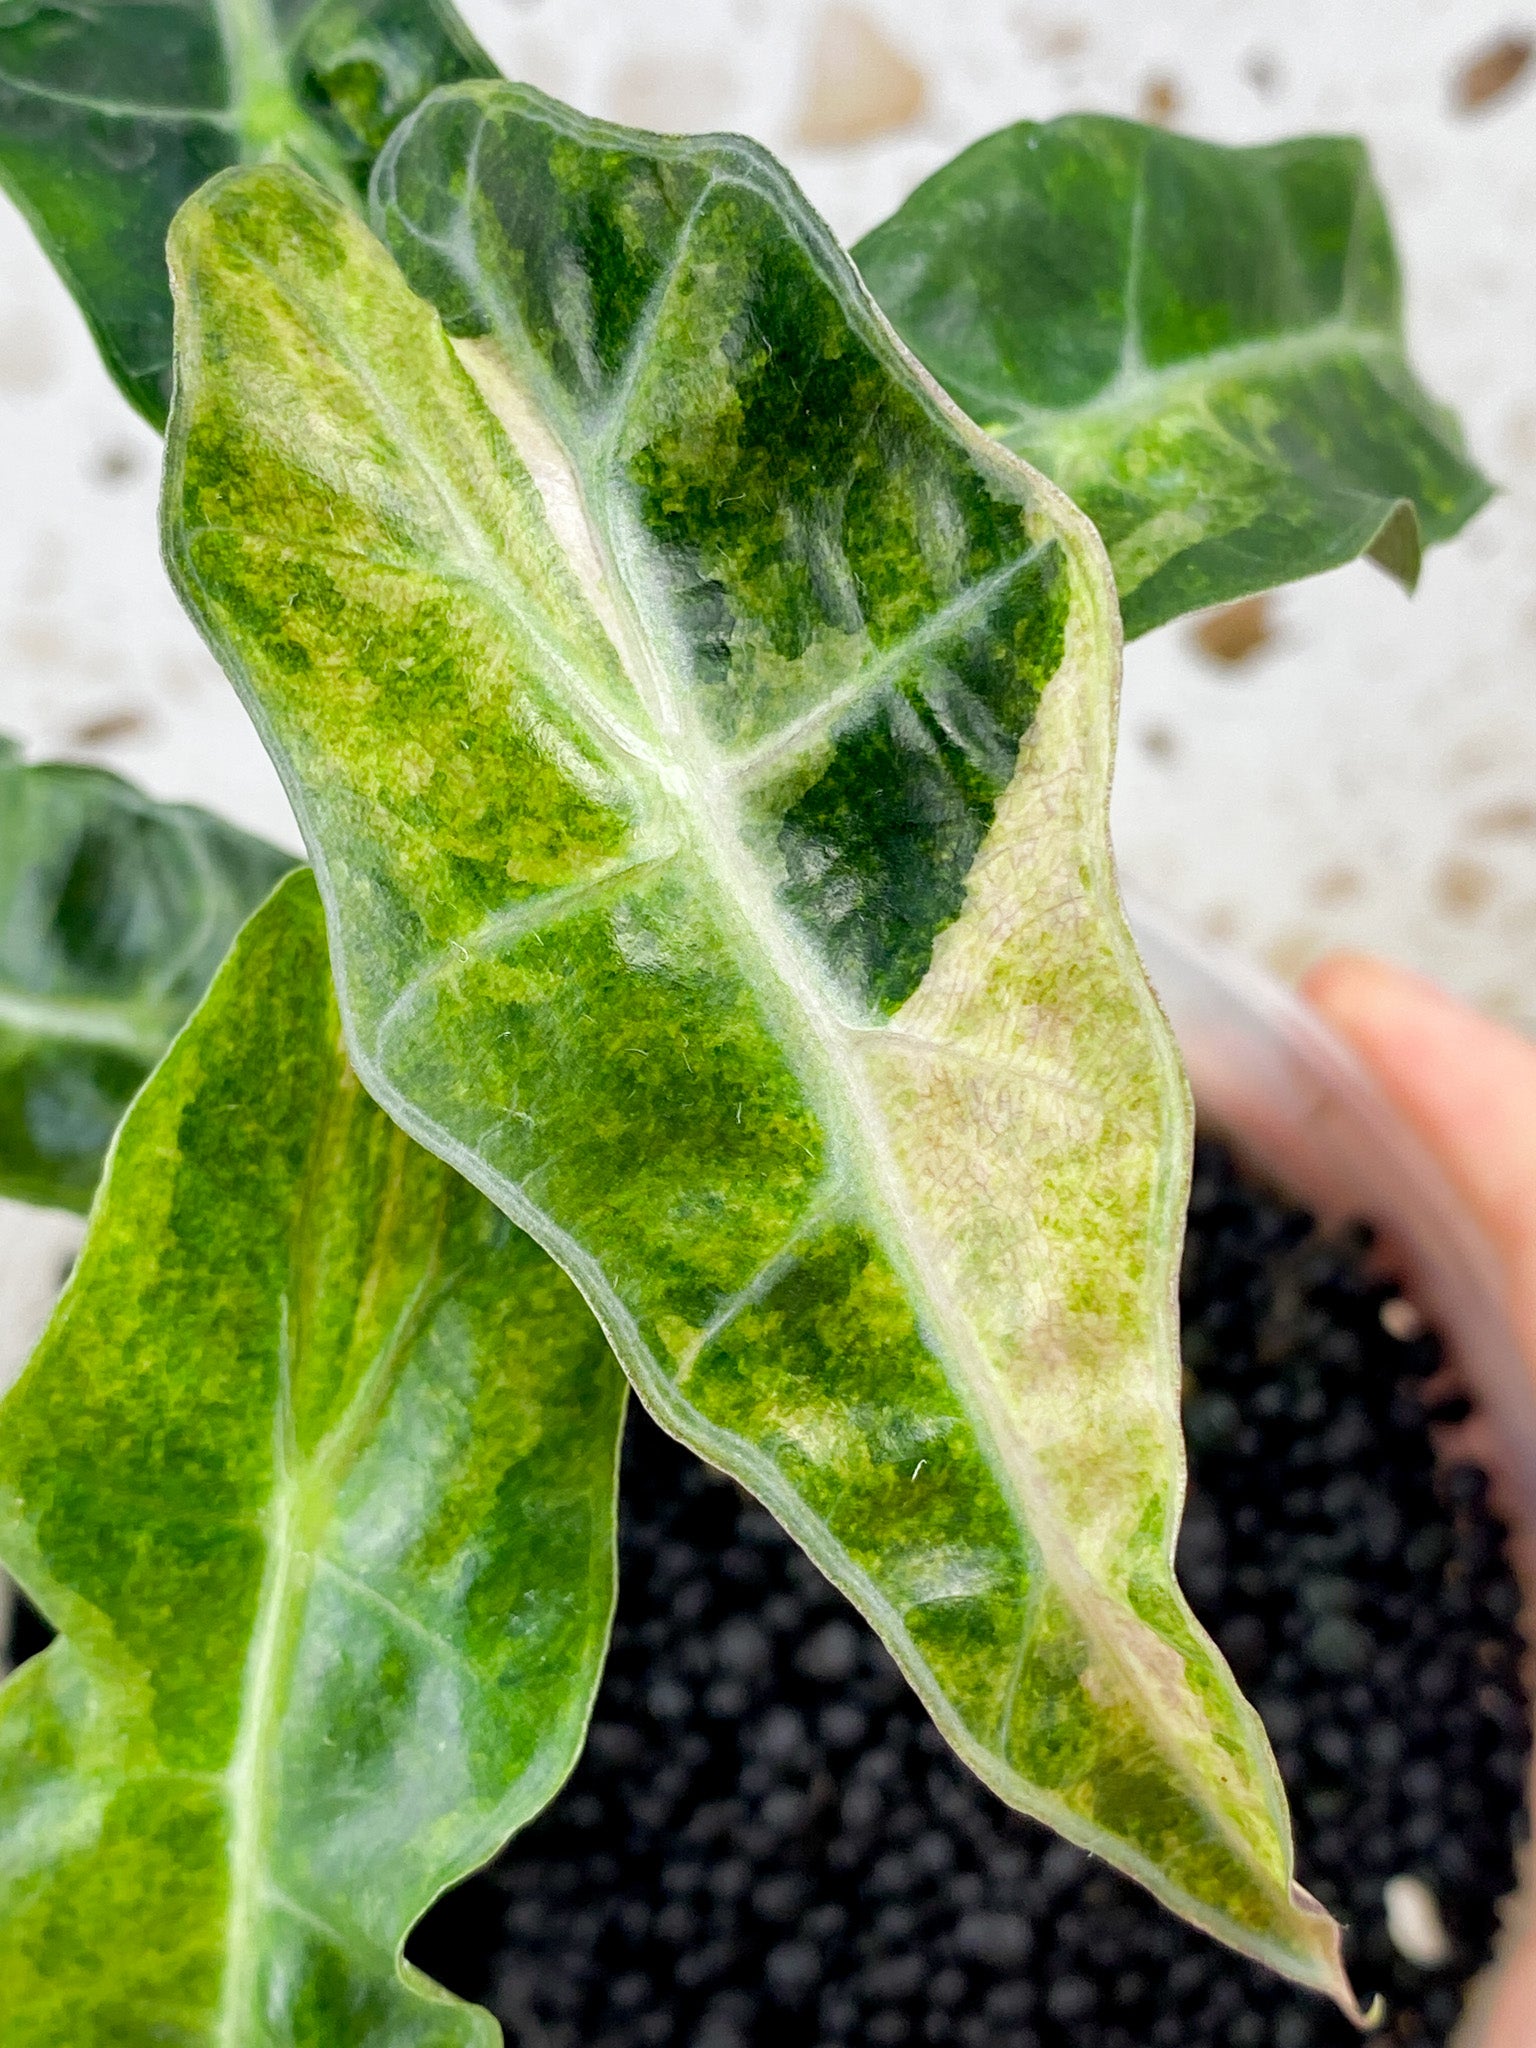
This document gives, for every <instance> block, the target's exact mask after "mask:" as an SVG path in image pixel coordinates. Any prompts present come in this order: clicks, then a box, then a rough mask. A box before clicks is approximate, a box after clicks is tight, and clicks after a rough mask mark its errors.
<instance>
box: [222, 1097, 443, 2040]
mask: <svg viewBox="0 0 1536 2048" xmlns="http://www.w3.org/2000/svg"><path fill="white" fill-rule="evenodd" d="M359 1106H360V1105H359V1103H358V1102H357V1101H356V1100H355V1099H354V1100H352V1101H351V1102H348V1101H347V1100H346V1099H343V1100H342V1101H340V1102H337V1101H333V1102H332V1104H331V1105H330V1106H329V1108H328V1112H327V1116H326V1118H325V1120H324V1122H325V1124H326V1125H329V1123H330V1122H331V1120H332V1119H333V1118H335V1117H336V1116H337V1115H338V1113H340V1114H342V1115H347V1114H348V1113H349V1112H350V1111H353V1110H355V1109H357V1108H358V1107H359ZM390 1146H391V1152H392V1170H391V1173H390V1176H389V1180H388V1186H387V1193H386V1195H385V1198H384V1200H383V1202H382V1203H381V1205H380V1212H379V1219H378V1224H377V1229H376V1234H375V1246H376V1247H378V1246H382V1245H384V1244H387V1243H388V1241H389V1237H390V1232H391V1227H392V1225H393V1223H394V1219H395V1216H396V1214H397V1212H398V1210H399V1208H400V1204H401V1202H402V1200H403V1199H404V1198H405V1194H406V1188H405V1179H406V1177H405V1175H404V1173H403V1172H402V1170H401V1169H402V1166H403V1163H404V1161H405V1159H406V1158H407V1157H408V1155H409V1153H410V1152H411V1151H412V1150H413V1149H414V1148H413V1145H412V1141H411V1140H410V1139H409V1138H407V1137H406V1135H405V1133H404V1132H403V1131H399V1130H396V1131H395V1132H393V1133H392V1134H391V1138H390ZM326 1153H327V1147H326V1144H325V1142H324V1132H323V1131H322V1133H320V1134H317V1136H316V1140H315V1143H314V1148H313V1150H312V1152H311V1155H310V1162H309V1166H308V1169H307V1172H306V1179H305V1185H304V1189H303V1192H302V1196H301V1199H300V1201H299V1203H298V1206H297V1212H296V1216H295V1221H294V1228H293V1234H292V1238H291V1244H292V1246H293V1247H294V1257H293V1269H292V1271H291V1275H290V1289H289V1291H288V1292H286V1293H285V1295H284V1297H283V1301H282V1304H281V1321H280V1325H279V1356H278V1398H277V1400H276V1402H275V1403H274V1410H273V1472H274V1479H275V1483H274V1487H273V1498H272V1505H271V1508H270V1510H269V1513H268V1517H267V1525H266V1526H267V1569H266V1573H265V1576H264V1580H263V1584H262V1589H261V1594H260V1597H259V1600H258V1604H257V1611H256V1619H255V1624H254V1626H253V1629H252V1653H251V1657H250V1660H249V1661H248V1665H247V1670H248V1673H249V1676H248V1678H247V1680H246V1682H245V1686H244V1693H245V1699H244V1703H243V1705H242V1709H241V1715H240V1724H239V1729H238V1732H237V1735H236V1740H235V1746H234V1750H233V1752H232V1755H231V1759H230V1763H229V1767H228V1769H227V1771H226V1772H225V1774H224V1781H223V1782H224V1784H225V1787H226V1794H227V1799H228V1806H229V1813H230V1849H229V1870H230V1887H229V1906H228V1912H227V1915H226V1926H227V1936H226V1949H227V1959H226V1968H225V1979H224V1986H223V1990H222V1993H221V1997H220V2003H219V2015H218V2026H219V2036H218V2038H219V2043H220V2048H249V2033H248V2021H249V2016H250V2012H251V2006H252V1999H253V1996H254V1992H255V1985H256V1974H257V1970H258V1967H259V1962H260V1948H259V1944H258V1942H257V1940H256V1935H255V1926H256V1919H257V1915H258V1912H259V1910H260V1907H261V1904H262V1902H263V1900H264V1898H265V1897H266V1895H267V1894H268V1892H269V1891H270V1890H271V1889H272V1880H271V1877H270V1874H269V1871H268V1868H267V1861H268V1859H267V1841H266V1830H265V1822H266V1820H267V1818H268V1811H269V1804H270V1799H271V1794H272V1780H273V1771H274V1765H275V1762H276V1750H277V1745H278V1738H279V1736H280V1734H281V1729H282V1721H283V1713H284V1709H285V1707H286V1704H287V1681H288V1678H289V1676H290V1673H291V1670H292V1663H293V1657H294V1655H295V1653H296V1651H297V1649H298V1646H299V1640H300V1629H301V1624H302V1621H303V1616H304V1606H305V1602H306V1599H307V1597H308V1593H309V1589H310V1585H311V1582H312V1580H313V1578H314V1575H315V1572H316V1570H317V1569H318V1568H319V1567H320V1565H321V1564H322V1563H323V1562H324V1557H323V1549H322V1546H323V1539H324V1535H325V1531H326V1529H327V1527H328V1525H329V1523H330V1520H331V1517H332V1515H333V1513H334V1509H335V1505H336V1499H337V1495H338V1494H339V1492H340V1490H341V1486H342V1484H343V1482H344V1481H345V1479H346V1477H347V1475H348V1472H349V1471H350V1469H351V1465H352V1462H353V1459H354V1457H355V1454H356V1452H357V1451H358V1449H359V1447H360V1442H361V1439H362V1437H363V1435H364V1432H365V1431H366V1430H367V1428H368V1427H369V1425H370V1424H371V1423H372V1422H373V1421H374V1420H375V1419H376V1417H377V1415H378V1412H379V1409H380V1406H381V1405H382V1402H383V1400H384V1398H385V1397H386V1396H387V1394H388V1392H389V1389H390V1387H391V1385H392V1384H393V1380H394V1375H395V1372H396V1370H397V1368H398V1367H399V1365H400V1364H401V1362H402V1361H403V1359H404V1357H405V1354H406V1351H407V1349H408V1347H409V1345H410V1343H411V1341H412V1340H413V1338H414V1337H415V1336H416V1335H417V1334H418V1332H419V1330H420V1328H421V1324H422V1321H423V1318H424V1316H425V1314H426V1312H427V1311H428V1309H429V1308H430V1306H431V1304H432V1302H433V1301H434V1300H435V1299H436V1297H437V1296H438V1294H439V1293H440V1291H441V1289H442V1288H443V1287H444V1286H446V1285H448V1284H450V1283H451V1276H450V1275H446V1274H445V1273H444V1272H443V1269H442V1266H441V1256H440V1255H441V1233H440V1232H439V1233H438V1234H437V1235H436V1236H435V1237H434V1241H433V1246H432V1251H431V1253H430V1255H429V1257H428V1258H427V1259H426V1261H425V1262H424V1264H423V1268H422V1271H421V1274H420V1276H419V1277H418V1279H417V1282H416V1285H415V1286H414V1287H413V1288H412V1290H411V1292H410V1295H409V1296H408V1298H407V1300H406V1301H405V1303H404V1304H403V1306H402V1308H401V1310H400V1313H399V1315H398V1316H397V1318H396V1320H395V1323H394V1325H393V1327H392V1328H391V1330H390V1332H389V1334H388V1336H387V1337H386V1338H385V1340H384V1342H383V1343H382V1344H381V1345H380V1347H379V1349H378V1352H377V1355H376V1356H375V1357H374V1359H373V1360H372V1362H371V1363H370V1364H369V1366H368V1368H367V1369H366V1371H365V1372H364V1373H363V1374H362V1375H361V1376H360V1378H359V1379H358V1381H357V1384H356V1386H355V1387H354V1389H353V1392H352V1395H351V1397H350V1399H349V1400H348V1401H347V1404H346V1406H345V1408H344V1410H343V1411H342V1413H341V1415H340V1416H339V1417H338V1418H337V1419H336V1421H335V1422H334V1423H333V1424H332V1425H331V1427H330V1429H329V1430H328V1431H327V1432H326V1434H325V1436H324V1437H323V1438H322V1439H321V1441H320V1442H319V1444H318V1445H317V1446H316V1448H315V1450H314V1451H313V1453H312V1454H311V1455H310V1456H309V1458H308V1459H307V1460H304V1461H303V1462H302V1463H300V1461H299V1460H298V1458H297V1449H296V1445H295V1442H294V1416H293V1401H292V1389H293V1368H294V1366H295V1364H300V1365H301V1364H302V1354H303V1350H304V1344H305V1336H304V1325H305V1321H306V1317H305V1315H304V1313H303V1310H304V1305H305V1293H306V1289H305V1285H304V1274H303V1260H304V1254H305V1251H306V1249H307V1247H308V1246H309V1244H310V1243H311V1242H312V1236H311V1233H312V1228H313V1211H314V1206H315V1201H316V1197H317V1194H318V1187H317V1179H318V1173H319V1169H320V1167H321V1162H322V1161H323V1160H324V1159H325V1157H326ZM377 1272H378V1268H377V1264H376V1262H375V1263H374V1264H373V1265H371V1266H370V1269H369V1272H368V1275H367V1277H366V1278H365V1280H364V1283H363V1287H362V1289H361V1290H360V1294H359V1300H358V1304H357V1308H358V1313H359V1314H360V1313H361V1312H362V1309H363V1306H364V1303H365V1301H366V1297H367V1293H368V1291H369V1289H370V1288H371V1286H372V1285H373V1284H374V1281H375V1280H376V1277H377Z"/></svg>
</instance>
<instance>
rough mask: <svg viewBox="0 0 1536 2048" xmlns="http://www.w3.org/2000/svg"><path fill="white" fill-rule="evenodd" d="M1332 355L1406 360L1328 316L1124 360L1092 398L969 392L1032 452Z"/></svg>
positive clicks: (1380, 339)
mask: <svg viewBox="0 0 1536 2048" xmlns="http://www.w3.org/2000/svg"><path fill="white" fill-rule="evenodd" d="M1330 357H1338V358H1340V359H1341V360H1343V359H1355V358H1364V359H1365V360H1366V361H1367V363H1368V364H1374V363H1378V362H1386V363H1400V362H1401V361H1402V359H1403V350H1402V344H1401V343H1400V342H1399V341H1398V340H1397V338H1396V337H1395V336H1393V335H1391V334H1388V333H1385V332H1382V331H1380V330H1378V329H1375V328H1369V327H1358V326H1355V325H1354V324H1353V323H1352V322H1350V321H1346V320H1329V321H1325V322H1323V323H1322V324H1320V325H1319V326H1317V327H1314V328H1311V329H1309V330H1308V331H1307V332H1305V333H1298V334H1288V335H1280V336H1274V335H1270V336H1266V337H1265V338H1264V339H1263V340H1260V341H1243V342H1235V343H1233V344H1232V345H1231V346H1230V347H1228V348H1222V349H1213V350H1211V351H1210V352H1209V353H1208V354H1206V355H1203V356H1198V357H1190V358H1187V359H1186V360H1185V361H1183V362H1180V363H1171V364H1169V365H1167V366H1166V367H1165V368H1163V369H1158V370H1151V369H1135V370H1132V371H1131V372H1129V373H1127V372H1126V371H1125V370H1124V369H1123V368H1122V369H1121V370H1119V371H1117V373H1116V375H1115V376H1114V377H1113V378H1111V380H1110V381H1109V383H1107V384H1106V385H1104V386H1103V387H1102V388H1101V389H1100V390H1099V391H1097V392H1095V393H1094V395H1093V397H1092V398H1089V399H1085V400H1084V401H1082V403H1080V404H1075V405H1030V404H1027V403H1025V402H1023V401H1020V400H1016V399H1013V398H1010V397H1007V396H1005V395H1002V394H997V393H987V392H970V393H967V395H966V409H967V411H969V412H970V413H971V414H972V416H973V417H975V418H977V419H978V420H979V423H980V424H981V426H982V427H983V428H984V429H985V431H986V432H987V433H989V434H993V435H995V436H996V437H997V438H998V439H999V440H1000V441H1002V442H1004V443H1005V444H1006V445H1007V446H1009V447H1013V446H1014V442H1015V439H1018V440H1019V441H1020V442H1021V443H1022V444H1023V445H1021V446H1020V447H1019V448H1018V449H1017V450H1016V452H1018V453H1022V454H1027V453H1028V452H1029V450H1030V449H1039V448H1042V447H1051V446H1057V447H1064V446H1070V445H1071V443H1072V441H1073V440H1074V439H1075V438H1077V435H1078V433H1079V430H1086V433H1091V432H1092V430H1093V429H1095V428H1099V429H1100V430H1101V436H1102V438H1106V439H1114V438H1115V437H1116V435H1117V434H1118V433H1123V432H1125V431H1126V430H1127V429H1129V428H1130V427H1132V426H1134V425H1137V424H1139V423H1141V422H1142V421H1143V420H1145V419H1146V418H1148V417H1151V416H1154V415H1156V414H1158V413H1160V412H1164V411H1166V410H1167V409H1168V408H1169V406H1170V405H1173V404H1176V403H1177V402H1178V401H1179V399H1180V398H1199V397H1201V396H1203V395H1204V393H1205V391H1206V390H1207V389H1208V388H1209V387H1210V386H1212V385H1214V384H1218V383H1221V382H1223V381H1231V380H1235V379H1242V378H1245V377H1246V378H1249V379H1260V378H1262V377H1263V376H1264V375H1276V374H1279V373H1282V372H1284V371H1288V370H1307V369H1315V368H1316V367H1317V366H1318V364H1319V363H1322V362H1326V361H1327V360H1328V359H1329V358H1330ZM993 408H995V409H993Z"/></svg>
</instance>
